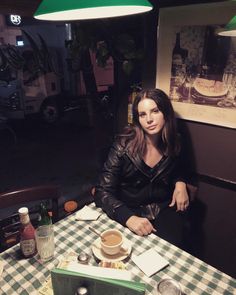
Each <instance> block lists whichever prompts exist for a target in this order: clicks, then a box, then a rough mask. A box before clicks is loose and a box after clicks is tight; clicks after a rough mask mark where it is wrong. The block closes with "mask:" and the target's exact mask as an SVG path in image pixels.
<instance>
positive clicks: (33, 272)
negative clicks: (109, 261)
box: [0, 204, 236, 295]
mask: <svg viewBox="0 0 236 295" xmlns="http://www.w3.org/2000/svg"><path fill="white" fill-rule="evenodd" d="M90 207H91V208H94V209H95V210H98V211H100V212H102V211H101V209H100V208H96V207H95V206H94V204H91V205H90ZM89 226H93V227H94V228H96V229H98V230H100V231H103V230H105V229H108V228H113V227H116V228H118V229H120V230H121V231H122V232H123V233H124V235H125V237H126V238H127V239H129V241H130V242H131V243H132V245H133V249H132V254H131V255H133V254H134V255H138V254H140V253H142V252H143V251H145V250H148V249H150V248H155V249H156V251H157V252H158V253H159V254H160V255H162V256H163V257H165V258H166V259H167V260H168V261H169V266H168V267H166V268H165V269H163V270H161V271H160V272H158V273H157V274H155V275H153V276H152V277H150V278H148V277H147V276H145V275H144V273H143V272H142V271H141V270H140V269H139V268H138V267H137V266H136V265H135V264H134V263H133V261H132V260H131V259H129V260H128V262H127V269H128V270H130V271H131V272H132V274H133V278H134V280H137V281H142V282H144V283H146V284H147V291H146V295H151V294H152V295H154V294H156V292H155V291H154V290H155V289H156V285H157V283H158V282H159V281H160V280H161V279H162V278H163V277H165V276H169V277H171V278H173V279H175V280H176V281H178V282H179V283H180V285H181V287H182V291H183V292H184V294H191V295H192V294H203V295H205V294H221V295H223V294H224V295H227V294H228V295H229V294H230V295H231V294H236V280H235V279H233V278H232V277H230V276H228V275H226V274H224V273H222V272H221V271H219V270H217V269H215V268H213V267H212V266H210V265H208V264H206V263H204V262H203V261H201V260H199V259H197V258H195V257H193V256H192V255H190V254H188V253H187V252H185V251H183V250H181V249H179V248H177V247H175V246H174V245H172V244H170V243H168V242H166V241H165V240H163V239H160V238H158V237H157V236H155V235H154V234H151V235H149V236H147V237H139V236H137V235H135V234H133V233H132V232H130V231H129V230H128V229H127V228H124V227H123V226H122V225H120V224H118V223H116V222H115V221H113V220H111V219H109V218H108V217H107V215H106V214H104V213H103V214H102V215H101V216H100V217H99V218H98V220H96V221H76V220H75V214H72V215H70V216H68V217H66V218H64V219H63V220H60V221H59V222H57V223H56V224H55V225H54V229H55V244H56V250H55V252H56V255H55V259H53V260H51V261H49V262H46V263H44V264H41V263H40V262H39V261H38V260H37V256H36V257H33V258H30V259H22V258H19V245H16V246H14V247H13V248H10V249H8V250H6V251H5V252H3V253H1V254H0V258H1V259H3V260H4V263H5V265H4V271H3V273H2V276H1V277H0V290H1V292H0V294H5V295H10V294H22V295H27V294H30V295H33V294H37V289H38V288H39V287H40V286H41V284H43V283H44V282H45V279H46V278H47V277H48V276H49V275H50V270H51V269H53V268H54V267H56V266H57V264H58V262H59V259H60V257H62V256H63V255H64V254H65V253H66V252H68V251H70V250H74V251H76V252H78V253H79V252H80V251H85V252H87V253H89V252H90V253H91V245H92V243H93V242H94V240H95V239H96V238H97V237H96V235H95V234H94V233H93V232H91V231H90V230H89ZM134 245H135V246H134ZM90 262H91V263H92V264H93V265H96V264H97V262H96V261H95V259H94V258H92V259H91V260H90Z"/></svg>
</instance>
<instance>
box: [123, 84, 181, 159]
mask: <svg viewBox="0 0 236 295" xmlns="http://www.w3.org/2000/svg"><path fill="white" fill-rule="evenodd" d="M144 98H149V99H152V100H154V101H155V103H156V105H157V107H158V109H159V110H160V111H161V112H162V113H163V115H164V119H165V124H164V127H163V129H162V130H161V136H160V139H159V141H158V143H157V148H158V150H159V151H160V152H161V153H162V154H163V155H165V156H177V155H178V154H179V152H180V143H179V136H178V134H177V128H176V119H175V114H174V110H173V107H172V104H171V102H170V100H169V98H168V96H167V95H166V94H165V92H163V91H162V90H160V89H150V90H143V91H141V92H140V93H139V94H138V95H137V96H136V98H135V100H134V102H133V125H131V126H127V127H126V128H125V129H124V133H123V134H122V135H121V137H122V142H124V144H125V145H126V147H127V148H128V150H129V152H130V154H132V155H135V154H137V155H138V156H139V157H140V158H141V159H142V158H143V156H144V154H145V150H146V140H145V133H144V131H143V129H142V127H141V125H140V123H139V113H138V104H139V102H140V101H141V100H142V99H144Z"/></svg>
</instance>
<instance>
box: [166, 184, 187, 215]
mask: <svg viewBox="0 0 236 295" xmlns="http://www.w3.org/2000/svg"><path fill="white" fill-rule="evenodd" d="M175 204H176V207H177V211H184V210H186V209H187V208H188V206H189V196H188V192H187V188H186V183H185V182H183V181H177V182H176V183H175V189H174V192H173V195H172V200H171V203H170V205H169V206H170V207H173V206H174V205H175Z"/></svg>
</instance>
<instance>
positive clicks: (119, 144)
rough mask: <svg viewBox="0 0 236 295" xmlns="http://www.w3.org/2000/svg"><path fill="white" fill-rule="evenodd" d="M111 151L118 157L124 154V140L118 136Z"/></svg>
mask: <svg viewBox="0 0 236 295" xmlns="http://www.w3.org/2000/svg"><path fill="white" fill-rule="evenodd" d="M111 149H112V150H113V151H115V152H116V153H118V154H119V155H122V154H124V153H125V152H126V144H125V141H124V139H123V138H122V137H120V136H117V137H116V138H115V140H114V142H113V144H112V147H111Z"/></svg>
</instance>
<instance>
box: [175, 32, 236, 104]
mask: <svg viewBox="0 0 236 295" xmlns="http://www.w3.org/2000/svg"><path fill="white" fill-rule="evenodd" d="M217 30H218V27H217V26H195V27H190V26H185V27H181V29H180V31H179V32H177V33H176V40H175V45H174V48H173V52H172V67H171V80H170V98H171V99H172V100H174V101H179V102H183V103H196V104H201V105H208V106H215V107H220V108H236V99H235V96H236V89H235V87H236V64H235V58H234V54H235V46H236V44H235V42H234V40H233V39H232V40H231V39H230V38H224V37H222V36H217Z"/></svg>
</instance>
